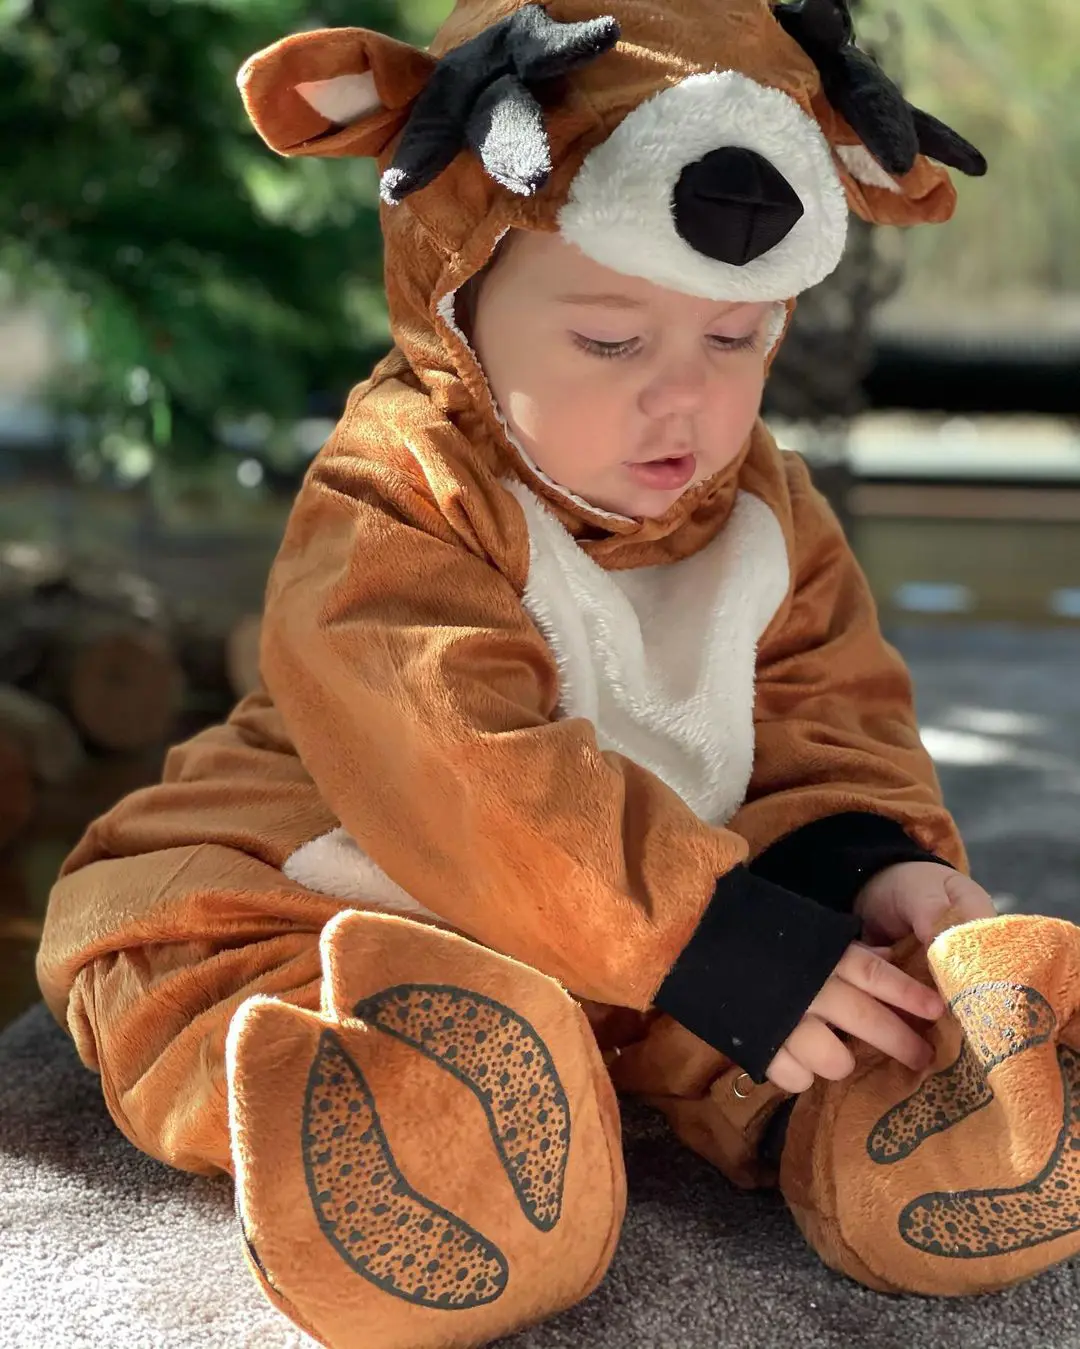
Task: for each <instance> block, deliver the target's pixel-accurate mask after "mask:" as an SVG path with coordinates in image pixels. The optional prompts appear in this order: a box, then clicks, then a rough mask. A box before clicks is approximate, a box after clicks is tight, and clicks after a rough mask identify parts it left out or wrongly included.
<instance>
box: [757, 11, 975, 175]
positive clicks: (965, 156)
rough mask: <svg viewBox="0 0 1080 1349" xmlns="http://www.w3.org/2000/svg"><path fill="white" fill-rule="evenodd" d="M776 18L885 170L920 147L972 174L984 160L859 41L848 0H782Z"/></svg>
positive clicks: (903, 167) (910, 161) (902, 163)
mask: <svg viewBox="0 0 1080 1349" xmlns="http://www.w3.org/2000/svg"><path fill="white" fill-rule="evenodd" d="M773 13H774V14H775V16H776V19H777V21H778V22H779V24H780V26H781V27H782V28H783V29H784V31H785V32H786V33H787V34H788V36H789V37H792V38H794V39H795V41H796V42H797V43H798V44H799V46H800V47H801V48H802V49H803V51H804V52H806V54H807V56H809V57H810V59H811V60H812V61H813V63H814V64H815V65H816V66H817V68H818V72H819V73H820V75H821V86H822V89H823V91H824V93H825V97H826V98H827V99H828V100H829V102H830V103H831V104H832V106H833V107H834V108H835V109H836V110H837V112H839V113H840V114H841V115H842V116H843V117H844V118H845V119H846V120H847V122H848V124H849V125H850V127H851V129H852V131H854V132H855V134H856V135H857V136H858V137H859V139H860V140H861V141H862V143H863V144H864V145H865V146H866V148H867V150H869V151H870V153H871V154H872V155H873V156H874V158H875V159H876V160H877V161H878V163H879V164H880V165H881V167H882V168H883V169H885V170H886V172H888V173H891V174H894V175H902V174H905V173H908V172H909V171H910V169H911V168H912V166H913V165H914V163H915V157H916V155H917V154H918V153H919V152H920V151H921V152H922V153H923V154H925V155H929V156H930V157H931V158H932V159H936V160H938V161H940V162H941V163H942V164H947V165H948V166H949V167H950V168H954V169H959V170H960V171H961V172H962V173H967V174H970V175H972V176H973V177H979V176H981V175H982V174H984V173H985V172H986V160H985V159H984V158H983V156H982V155H981V154H980V153H979V151H978V150H976V148H975V147H974V146H973V145H971V144H970V143H969V142H968V141H966V140H965V139H964V138H963V136H961V135H959V134H958V133H957V132H955V131H953V130H952V128H951V127H947V126H946V125H945V123H944V122H939V121H938V119H937V118H936V117H931V116H930V114H929V113H925V112H922V111H920V110H919V109H918V108H914V107H912V106H911V104H910V103H908V102H907V100H906V99H905V98H904V96H903V94H902V93H901V92H900V90H899V89H898V88H897V87H896V85H895V84H894V83H893V82H892V80H890V79H889V77H888V76H887V75H886V74H885V72H884V71H883V70H882V69H881V67H880V66H879V65H878V64H877V62H876V61H874V60H873V59H872V58H871V57H870V56H868V55H867V54H866V53H865V52H864V51H861V50H860V49H859V47H858V46H856V44H855V29H854V25H853V24H852V21H851V13H850V11H849V10H848V6H847V0H780V2H779V3H777V4H775V5H774V7H773Z"/></svg>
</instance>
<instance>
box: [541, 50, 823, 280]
mask: <svg viewBox="0 0 1080 1349" xmlns="http://www.w3.org/2000/svg"><path fill="white" fill-rule="evenodd" d="M725 146H738V147H741V148H743V149H747V150H753V151H755V152H756V153H757V154H759V155H761V156H762V157H763V158H765V159H767V160H768V161H769V162H770V163H771V164H772V165H773V166H774V167H775V168H776V169H777V170H778V171H779V172H780V173H781V174H783V176H784V177H785V178H786V179H787V181H788V183H789V184H790V185H791V187H792V188H793V189H794V190H795V192H796V193H797V194H798V196H799V199H800V200H801V202H802V205H803V215H802V218H801V219H800V220H799V221H797V222H796V224H795V226H794V227H793V228H792V230H791V231H790V233H789V234H788V235H787V236H786V237H785V238H784V239H782V240H781V241H780V242H779V243H778V244H776V246H775V247H773V248H771V249H769V251H768V252H767V253H763V254H762V255H761V256H760V257H758V258H754V259H753V261H751V262H748V263H746V265H745V266H742V267H738V266H734V265H732V264H731V263H726V262H720V261H718V260H716V259H714V258H710V257H707V256H706V255H705V254H703V253H699V252H698V251H697V250H696V249H694V248H692V247H691V245H690V244H689V243H687V241H686V240H685V239H684V238H683V237H682V236H681V235H680V234H679V232H678V231H677V229H676V228H675V217H674V214H673V210H672V202H673V194H674V191H675V186H676V184H677V183H678V181H679V177H680V175H681V174H682V172H683V170H684V169H685V168H686V167H687V166H688V165H690V164H693V163H695V162H696V161H697V160H699V159H702V158H703V157H704V156H705V155H707V154H709V152H710V151H712V150H718V149H721V148H723V147H725ZM847 219H848V207H847V199H846V197H845V194H844V188H843V184H842V183H841V181H840V175H839V174H838V172H837V170H836V165H835V163H834V161H833V156H832V152H831V151H830V149H829V145H828V142H827V141H826V140H825V137H824V136H823V135H822V132H821V129H820V128H819V127H818V125H817V123H816V122H815V121H814V120H813V119H812V118H810V117H808V116H807V115H806V113H804V112H803V110H802V109H801V108H800V107H799V105H798V104H797V103H796V102H795V100H794V99H792V98H790V97H789V96H788V95H787V94H785V93H783V92H782V90H779V89H772V88H768V87H767V86H765V85H762V84H758V83H757V82H756V81H755V80H751V79H750V78H749V77H748V76H746V75H742V74H740V73H739V72H738V71H733V70H725V71H717V72H713V73H712V74H708V75H691V76H690V77H688V78H687V79H685V80H683V81H682V82H681V83H680V84H676V85H673V86H672V87H671V88H670V89H665V90H663V91H662V92H661V93H659V94H657V95H655V96H654V97H653V98H651V99H649V100H648V101H647V102H645V103H642V104H640V105H639V106H638V107H637V108H635V109H634V110H633V112H631V113H629V114H628V115H627V116H626V117H625V118H624V119H623V121H622V122H620V123H619V125H618V126H617V127H616V128H615V130H614V131H613V132H612V133H611V135H610V136H609V137H608V138H607V140H605V141H603V142H602V143H601V144H600V145H597V146H596V147H594V149H592V150H591V151H590V152H589V154H588V155H587V156H586V158H585V161H584V163H583V164H582V166H581V168H580V169H579V170H578V172H577V174H576V176H575V178H574V181H573V183H572V184H571V186H570V194H569V197H568V199H567V201H566V204H565V205H564V206H563V208H562V210H561V212H560V213H559V228H560V231H561V233H562V235H563V237H564V238H565V239H567V240H569V241H570V242H571V243H573V244H576V245H577V247H578V248H580V249H581V251H582V252H583V253H584V254H586V256H588V257H590V258H592V259H593V261H594V262H598V263H600V264H601V266H604V267H610V268H612V269H613V270H614V271H617V272H623V273H626V274H627V275H631V276H640V277H643V278H644V279H645V280H646V281H652V282H653V283H654V284H655V285H658V286H666V287H668V288H669V289H670V290H678V291H682V292H684V293H687V294H690V295H700V296H703V297H704V298H706V299H709V300H733V301H754V302H757V301H764V300H787V299H790V298H791V297H792V296H795V295H798V294H799V293H800V292H802V291H804V290H806V289H808V288H809V287H810V286H813V285H816V284H817V282H819V281H821V280H822V279H823V278H824V277H826V276H828V275H829V273H830V272H831V271H833V269H834V268H835V267H836V265H837V263H838V262H839V261H840V257H841V255H842V254H843V251H844V243H845V241H846V238H847Z"/></svg>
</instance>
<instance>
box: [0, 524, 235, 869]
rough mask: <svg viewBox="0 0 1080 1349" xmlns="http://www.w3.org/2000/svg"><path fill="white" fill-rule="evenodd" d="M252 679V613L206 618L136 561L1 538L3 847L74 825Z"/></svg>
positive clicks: (142, 776)
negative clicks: (128, 567)
mask: <svg viewBox="0 0 1080 1349" xmlns="http://www.w3.org/2000/svg"><path fill="white" fill-rule="evenodd" d="M257 683H258V619H257V618H256V617H253V616H250V615H249V616H244V617H242V618H241V619H240V620H239V621H235V620H234V621H231V622H227V623H224V624H223V623H222V622H221V621H220V620H217V621H212V620H210V619H209V618H207V617H206V616H205V615H202V614H199V613H193V612H190V611H180V610H177V609H176V608H175V606H171V605H169V604H168V603H167V602H166V600H165V598H164V597H163V596H162V595H161V593H160V592H159V591H158V590H157V589H156V588H155V587H154V586H153V585H151V584H150V583H149V582H148V581H146V580H145V578H143V577H140V576H138V575H136V574H133V573H132V572H129V571H122V570H118V569H116V568H113V567H107V566H103V565H90V564H88V563H86V562H85V561H81V560H80V561H76V560H75V559H73V558H71V557H69V556H67V555H65V554H64V552H63V551H62V550H60V549H55V548H44V547H41V546H38V545H31V544H19V543H9V544H6V545H4V546H2V547H0V849H3V848H5V847H7V846H10V845H12V844H13V843H15V842H16V841H17V840H18V839H19V838H20V837H23V836H25V835H26V834H27V832H28V831H32V832H39V831H40V829H41V828H44V830H45V832H57V831H59V832H60V833H61V834H63V835H65V836H68V837H70V835H71V834H72V833H75V835H76V836H77V833H78V832H80V831H81V828H82V827H84V826H85V824H86V823H89V820H90V819H92V818H93V817H94V815H95V814H96V813H99V812H100V810H104V809H107V807H108V806H109V805H111V804H112V801H114V800H115V799H116V798H117V796H118V795H123V794H124V793H125V792H126V791H129V790H133V789H134V788H135V787H138V786H141V785H143V784H144V783H145V782H149V781H153V780H154V778H155V777H156V776H157V774H158V772H159V771H160V764H161V760H162V757H163V755H164V752H165V750H166V749H167V747H168V745H169V744H170V743H173V742H174V741H176V740H177V739H180V738H183V736H185V735H187V734H190V733H191V732H192V731H193V730H195V729H197V728H198V726H199V725H204V724H207V723H208V722H211V721H215V720H220V719H221V718H222V717H224V716H226V715H227V714H228V711H229V709H230V707H231V706H232V705H233V704H234V703H235V702H236V701H237V700H238V699H239V698H240V697H242V696H243V695H244V694H246V693H248V692H249V691H250V690H251V689H252V688H254V687H255V686H256V685H257ZM102 784H103V785H102Z"/></svg>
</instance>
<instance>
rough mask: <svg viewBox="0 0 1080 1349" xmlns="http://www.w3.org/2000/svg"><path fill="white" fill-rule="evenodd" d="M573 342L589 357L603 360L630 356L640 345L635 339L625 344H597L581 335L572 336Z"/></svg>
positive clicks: (591, 338)
mask: <svg viewBox="0 0 1080 1349" xmlns="http://www.w3.org/2000/svg"><path fill="white" fill-rule="evenodd" d="M573 338H574V342H575V343H576V345H577V346H579V347H580V348H581V349H582V351H587V352H588V353H589V355H590V356H599V357H601V358H602V359H604V360H609V361H610V360H613V359H614V358H616V357H619V356H630V355H632V354H633V353H634V352H635V351H637V349H638V346H639V345H640V344H639V342H638V339H637V338H636V337H632V338H630V339H629V340H628V341H626V342H598V341H597V340H596V339H595V338H594V337H585V336H584V335H583V334H582V333H574V334H573Z"/></svg>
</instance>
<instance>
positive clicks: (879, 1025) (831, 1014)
mask: <svg viewBox="0 0 1080 1349" xmlns="http://www.w3.org/2000/svg"><path fill="white" fill-rule="evenodd" d="M811 1008H812V1011H813V1014H814V1015H815V1016H819V1017H821V1018H822V1020H823V1021H827V1022H828V1023H829V1025H830V1026H835V1027H836V1028H837V1030H842V1031H846V1032H847V1033H848V1034H849V1035H854V1036H857V1037H858V1038H859V1039H860V1040H864V1041H865V1042H866V1043H867V1044H868V1045H873V1047H874V1048H875V1049H880V1050H881V1052H882V1053H883V1054H888V1055H889V1057H890V1058H893V1059H898V1060H899V1061H900V1062H901V1063H904V1064H907V1066H908V1067H909V1068H913V1069H915V1070H919V1069H922V1068H925V1067H926V1066H927V1065H928V1064H929V1063H930V1060H931V1059H932V1058H933V1050H932V1049H931V1048H930V1046H929V1045H928V1044H927V1042H926V1041H925V1040H924V1039H923V1038H922V1036H921V1035H919V1034H918V1032H917V1031H914V1030H912V1028H911V1027H910V1026H909V1025H908V1024H907V1023H906V1022H905V1021H903V1020H901V1018H900V1017H898V1016H897V1015H896V1013H895V1012H893V1011H890V1010H889V1008H888V1007H886V1006H885V1004H884V1003H883V1002H879V1001H878V1000H877V998H876V997H872V996H871V995H870V994H869V993H864V992H863V991H862V989H861V988H855V987H853V986H852V985H850V984H847V985H845V984H844V983H843V981H841V980H838V979H830V980H829V982H828V983H827V984H826V985H825V987H824V988H823V989H822V990H821V992H820V993H819V994H818V996H817V997H816V998H815V999H814V1001H813V1003H812V1004H811Z"/></svg>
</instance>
